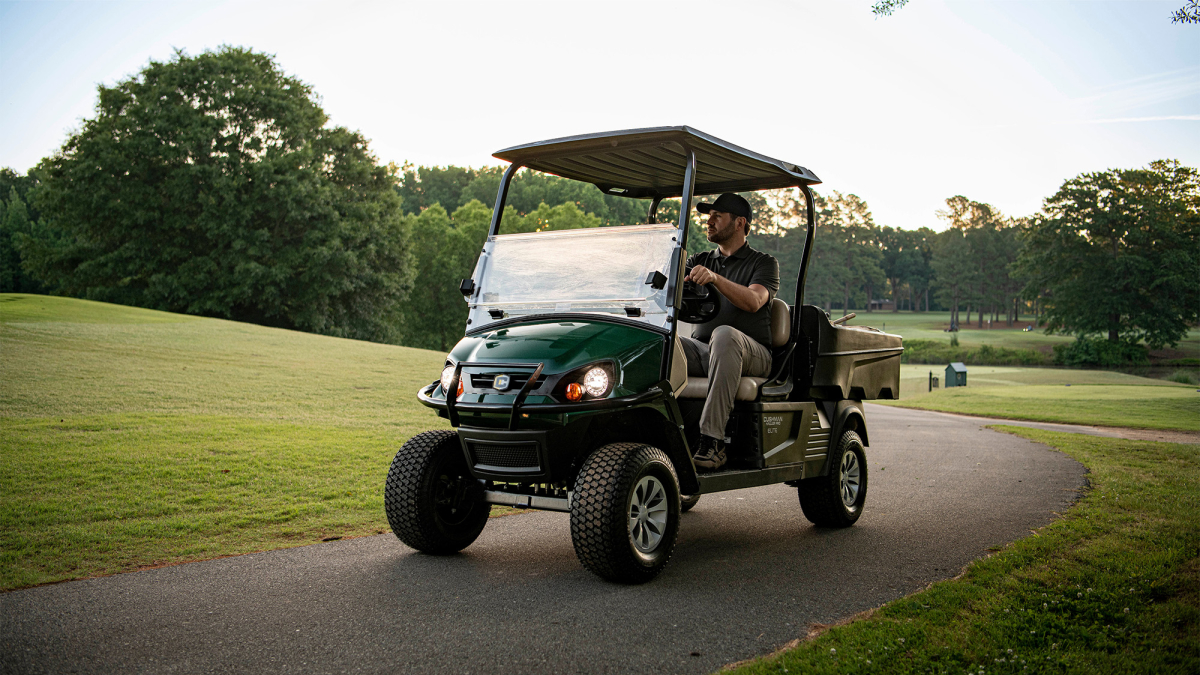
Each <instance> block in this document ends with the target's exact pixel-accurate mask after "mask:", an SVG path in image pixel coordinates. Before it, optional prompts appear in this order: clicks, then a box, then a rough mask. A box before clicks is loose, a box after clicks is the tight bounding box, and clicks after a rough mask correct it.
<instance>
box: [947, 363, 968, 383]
mask: <svg viewBox="0 0 1200 675" xmlns="http://www.w3.org/2000/svg"><path fill="white" fill-rule="evenodd" d="M946 386H947V387H965V386H967V367H966V366H965V365H963V363H962V362H961V361H955V362H954V363H951V364H950V365H948V366H946Z"/></svg>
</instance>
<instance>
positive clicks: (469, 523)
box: [383, 431, 492, 554]
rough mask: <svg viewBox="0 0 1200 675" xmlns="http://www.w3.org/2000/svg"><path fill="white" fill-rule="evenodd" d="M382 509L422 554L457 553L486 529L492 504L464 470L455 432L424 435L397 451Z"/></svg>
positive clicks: (394, 528) (399, 534)
mask: <svg viewBox="0 0 1200 675" xmlns="http://www.w3.org/2000/svg"><path fill="white" fill-rule="evenodd" d="M383 509H384V511H385V512H386V513H387V519H388V524H389V525H391V526H392V532H394V533H395V534H396V536H397V537H398V538H399V539H400V541H402V542H404V543H405V544H408V545H409V546H411V547H413V548H415V549H417V550H418V551H424V552H425V553H433V554H447V553H456V552H458V551H461V550H462V549H464V548H466V547H467V546H470V545H471V542H473V541H475V539H476V538H477V537H479V533H480V532H482V531H483V527H484V525H487V520H488V514H489V513H491V509H492V507H491V505H490V504H487V503H485V502H484V501H483V492H482V490H481V489H480V487H479V482H478V481H476V480H475V478H474V477H472V476H471V473H470V472H469V471H468V470H467V460H466V458H465V457H464V456H463V451H462V445H461V444H460V443H459V441H458V434H456V433H455V432H453V431H426V432H424V433H421V434H417V435H416V436H413V437H412V438H410V439H409V440H408V442H407V443H405V444H404V445H403V446H402V447H401V448H400V451H399V452H397V453H396V457H395V458H394V459H393V460H392V466H391V468H390V469H388V477H387V483H386V484H384V488H383Z"/></svg>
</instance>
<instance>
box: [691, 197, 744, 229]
mask: <svg viewBox="0 0 1200 675" xmlns="http://www.w3.org/2000/svg"><path fill="white" fill-rule="evenodd" d="M696 210H697V211H699V212H700V213H708V212H709V211H723V212H725V213H732V214H733V215H734V216H741V217H743V218H745V219H746V222H747V223H748V222H750V220H751V219H752V218H753V216H754V214H753V213H751V212H750V202H748V201H746V200H745V198H743V197H741V196H740V195H735V194H733V193H732V192H726V193H725V194H723V195H721V196H720V197H717V200H716V201H714V202H713V203H711V204H705V203H704V202H700V203H699V204H697V205H696Z"/></svg>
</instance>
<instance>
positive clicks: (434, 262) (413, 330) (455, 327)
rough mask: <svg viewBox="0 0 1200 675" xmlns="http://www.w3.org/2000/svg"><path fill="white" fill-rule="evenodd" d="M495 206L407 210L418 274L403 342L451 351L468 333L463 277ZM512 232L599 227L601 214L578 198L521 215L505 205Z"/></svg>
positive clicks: (475, 257)
mask: <svg viewBox="0 0 1200 675" xmlns="http://www.w3.org/2000/svg"><path fill="white" fill-rule="evenodd" d="M491 218H492V209H491V207H488V206H484V204H483V203H482V202H480V201H478V200H474V199H473V200H471V201H469V202H467V203H466V204H463V205H462V206H460V207H458V208H457V209H455V211H454V213H453V214H447V213H446V210H445V209H444V208H442V206H441V205H440V204H437V203H435V204H434V205H433V206H430V207H428V208H426V209H425V210H423V211H421V213H419V214H408V215H406V216H405V219H406V220H407V221H408V224H409V229H410V230H411V231H412V245H413V253H414V257H415V259H416V268H417V276H416V281H415V283H414V285H413V290H412V293H411V295H410V297H409V301H408V302H407V303H406V304H405V307H404V344H405V345H408V346H410V347H423V348H426V349H437V350H440V351H447V350H449V349H450V348H451V347H453V346H454V343H456V342H458V340H459V339H460V338H461V337H462V336H463V331H464V329H465V328H466V321H467V304H466V302H465V301H464V300H463V297H462V294H461V292H460V291H459V282H460V281H461V280H462V279H465V278H468V277H470V276H471V273H472V271H473V270H474V269H475V262H476V261H477V260H478V259H479V251H480V249H481V248H482V247H483V243H484V240H485V239H486V238H487V232H488V226H489V225H490V224H491ZM501 225H502V231H503V232H507V233H516V232H537V231H546V230H571V229H578V228H583V227H599V226H600V219H599V218H597V217H596V216H595V215H593V214H590V213H584V212H582V211H580V210H579V208H578V207H577V206H575V204H574V203H573V202H566V203H565V204H559V205H558V206H554V207H551V206H547V205H545V204H542V205H541V206H539V207H538V208H536V209H534V210H533V211H532V212H530V213H528V214H526V215H521V214H520V213H518V212H517V210H516V209H514V208H512V207H508V208H506V209H505V212H504V218H503V221H502V223H501Z"/></svg>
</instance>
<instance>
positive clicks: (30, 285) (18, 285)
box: [0, 167, 43, 293]
mask: <svg viewBox="0 0 1200 675" xmlns="http://www.w3.org/2000/svg"><path fill="white" fill-rule="evenodd" d="M34 185H36V181H35V180H34V178H33V177H32V176H22V175H20V174H18V173H17V172H16V171H13V170H12V169H9V168H7V167H5V168H3V169H0V293H41V292H42V290H43V289H42V285H41V284H39V283H38V282H37V280H36V279H34V278H33V277H31V276H30V275H29V273H28V272H26V271H25V269H24V268H23V266H22V265H21V254H20V252H19V251H18V249H17V240H18V239H20V238H21V237H22V236H23V235H28V234H30V233H31V232H32V231H33V227H34V223H36V222H37V219H38V212H37V209H34V208H31V207H30V206H29V190H30V189H31V188H32V187H33V186H34Z"/></svg>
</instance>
